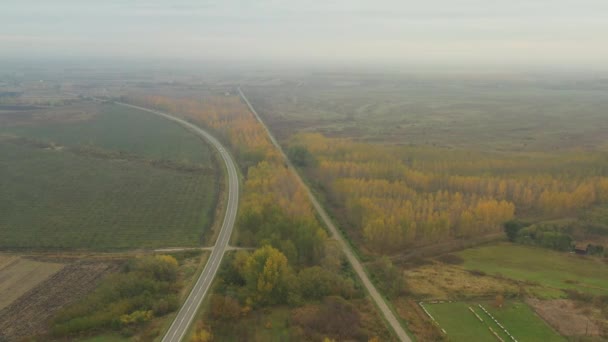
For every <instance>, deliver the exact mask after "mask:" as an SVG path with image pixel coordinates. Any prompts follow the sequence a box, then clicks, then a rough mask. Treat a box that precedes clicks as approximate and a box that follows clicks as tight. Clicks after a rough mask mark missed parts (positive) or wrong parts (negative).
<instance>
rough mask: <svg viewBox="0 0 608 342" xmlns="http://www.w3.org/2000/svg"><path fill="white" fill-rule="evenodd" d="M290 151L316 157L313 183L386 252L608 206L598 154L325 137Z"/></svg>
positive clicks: (307, 139)
mask: <svg viewBox="0 0 608 342" xmlns="http://www.w3.org/2000/svg"><path fill="white" fill-rule="evenodd" d="M292 144H293V145H294V146H304V147H306V148H307V150H308V151H309V152H311V153H312V154H313V155H314V156H315V158H316V159H317V161H318V163H317V166H316V168H315V169H314V170H313V171H312V177H313V178H314V179H315V180H318V181H320V182H321V183H322V185H323V187H324V188H325V189H326V191H327V192H328V197H329V198H330V199H333V201H332V202H333V203H336V206H337V207H338V209H341V210H343V211H344V213H345V214H346V217H347V218H348V220H349V222H353V223H354V224H355V228H356V229H359V230H360V232H361V236H362V237H363V239H364V241H365V243H366V245H367V247H368V248H371V249H372V250H376V251H381V252H387V251H389V252H390V251H397V250H399V249H401V248H405V247H407V246H409V245H411V244H416V243H432V242H438V241H441V240H445V239H451V238H460V237H469V236H473V235H479V234H487V233H492V232H499V231H500V230H501V228H502V224H503V223H504V222H505V221H508V220H510V219H512V218H513V217H514V216H515V213H516V211H517V212H518V213H522V212H523V213H525V212H534V213H537V212H540V213H543V214H546V215H564V214H572V213H577V212H579V211H580V210H581V209H584V208H589V207H591V206H593V205H596V204H597V203H599V202H600V201H604V202H605V201H608V179H607V178H606V177H601V176H598V174H600V175H601V171H595V170H602V168H605V167H606V166H605V158H604V157H602V156H601V155H598V154H576V153H574V154H567V155H565V156H564V155H563V154H559V155H556V156H551V155H547V154H543V155H540V154H539V155H535V156H533V157H530V156H529V155H505V154H501V155H499V156H491V155H487V154H483V153H481V152H472V151H462V152H459V151H453V150H445V149H440V148H431V147H409V146H389V145H377V144H369V143H360V142H355V141H352V140H349V139H336V138H326V137H324V136H322V135H320V134H299V135H296V136H295V137H294V138H293V139H292ZM577 163H579V164H578V166H576V168H574V169H573V168H570V169H568V170H563V168H564V165H577ZM589 165H594V166H595V169H594V168H591V169H590V168H589ZM573 173H578V174H577V175H576V176H574V175H573Z"/></svg>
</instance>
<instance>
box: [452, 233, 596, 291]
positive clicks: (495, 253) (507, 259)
mask: <svg viewBox="0 0 608 342" xmlns="http://www.w3.org/2000/svg"><path fill="white" fill-rule="evenodd" d="M459 254H460V256H462V257H463V258H464V259H465V262H464V267H465V268H466V269H469V270H479V271H483V272H485V273H487V274H492V275H502V276H504V277H507V278H511V279H515V280H520V281H528V282H532V283H533V284H538V285H541V286H542V287H544V288H545V290H542V291H540V293H537V295H541V296H543V297H555V296H562V295H563V292H562V291H560V290H561V289H575V290H577V291H581V292H589V293H598V294H599V293H603V294H607V293H608V264H606V263H605V262H603V261H601V260H599V259H596V258H591V257H581V256H578V255H575V254H569V253H564V252H556V251H552V250H548V249H543V248H535V247H528V246H521V245H514V244H508V243H503V244H498V245H491V246H484V247H479V248H472V249H467V250H465V251H463V252H460V253H459Z"/></svg>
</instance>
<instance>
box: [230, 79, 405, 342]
mask: <svg viewBox="0 0 608 342" xmlns="http://www.w3.org/2000/svg"><path fill="white" fill-rule="evenodd" d="M238 91H239V94H240V95H241V98H243V101H245V103H247V106H248V107H249V110H250V111H251V112H252V113H253V114H254V115H255V117H256V118H257V120H258V121H259V122H260V123H261V124H262V125H263V126H264V129H265V130H266V132H267V134H268V136H269V137H270V140H271V141H272V143H273V144H274V145H275V146H276V147H277V149H278V150H279V151H280V152H281V154H282V155H283V158H285V161H286V163H287V165H288V166H289V168H290V169H292V170H293V171H294V172H295V173H296V176H297V177H298V180H299V181H300V183H302V185H303V186H304V188H305V189H306V192H307V193H308V197H309V198H310V200H311V202H312V204H313V206H314V207H315V209H316V210H317V213H319V216H320V217H321V219H322V220H323V222H324V223H325V225H326V226H327V227H328V228H329V231H330V232H331V235H332V237H333V238H334V239H336V240H338V242H339V244H340V246H341V247H342V250H343V251H344V254H345V255H346V258H347V259H348V262H349V263H350V264H351V266H352V267H353V269H354V270H355V273H357V276H358V277H359V279H360V280H361V283H362V284H363V286H365V288H366V289H367V291H368V292H369V295H370V296H371V297H372V300H373V301H374V302H375V303H376V306H377V307H378V309H379V310H380V311H381V312H382V315H383V316H384V319H386V321H387V322H388V324H389V325H390V326H391V328H392V329H393V331H394V332H395V334H396V335H397V337H398V338H399V339H400V340H401V341H404V342H410V341H411V339H410V337H409V336H408V335H407V333H406V332H405V330H404V329H403V327H402V326H401V324H400V323H399V320H398V319H397V317H396V316H395V314H394V313H393V311H392V310H391V309H390V308H389V307H388V305H387V304H386V302H385V301H384V298H383V297H382V295H380V293H379V292H378V290H377V289H376V287H375V286H374V284H372V282H371V280H370V279H369V277H368V276H367V273H365V269H364V268H363V265H362V264H361V262H360V261H359V259H357V256H356V255H355V253H354V252H353V251H352V249H351V248H350V246H349V245H348V243H347V242H346V240H345V239H344V237H343V236H342V234H341V233H340V232H339V231H338V229H337V228H336V226H335V225H334V223H333V222H332V220H331V218H329V215H327V212H326V211H325V209H323V207H322V206H321V204H319V201H318V200H317V198H316V197H315V195H314V194H313V193H312V191H310V189H309V188H308V186H307V185H306V183H304V181H302V178H301V176H300V174H299V173H298V171H297V169H296V168H294V167H293V165H292V164H291V161H290V160H289V158H287V155H286V154H285V152H283V149H282V148H281V145H279V143H278V142H277V140H276V139H275V138H274V136H273V135H272V133H271V132H270V130H269V129H268V127H267V126H266V124H265V123H264V121H263V120H262V118H260V116H259V114H258V113H257V112H256V111H255V109H254V108H253V106H252V105H251V103H250V102H249V100H248V99H247V97H245V94H244V93H243V91H242V90H241V88H238Z"/></svg>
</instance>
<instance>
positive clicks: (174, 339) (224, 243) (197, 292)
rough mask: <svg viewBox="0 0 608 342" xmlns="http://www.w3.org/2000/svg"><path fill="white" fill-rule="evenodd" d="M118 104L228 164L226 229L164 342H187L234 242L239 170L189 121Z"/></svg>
mask: <svg viewBox="0 0 608 342" xmlns="http://www.w3.org/2000/svg"><path fill="white" fill-rule="evenodd" d="M116 104H118V105H121V106H126V107H130V108H135V109H139V110H143V111H146V112H150V113H153V114H156V115H158V116H161V117H163V118H165V119H167V120H171V121H173V122H176V123H178V124H180V125H182V126H183V127H185V128H186V129H188V130H190V131H192V132H193V133H195V134H197V135H198V136H200V137H203V138H204V139H206V140H207V141H209V143H211V145H213V147H215V149H217V151H218V152H219V153H220V155H221V156H222V159H223V160H224V164H226V169H227V170H228V206H227V207H226V215H225V216H224V222H223V223H222V229H221V230H220V234H219V236H218V238H217V241H216V242H215V247H214V248H213V251H212V252H211V256H210V257H209V260H207V264H206V265H205V268H204V269H203V272H202V273H201V275H200V276H199V277H198V280H197V281H196V284H195V285H194V287H193V288H192V291H191V292H190V294H189V295H188V298H187V299H186V301H185V302H184V304H183V305H182V307H181V309H180V310H179V312H178V313H177V316H176V317H175V320H174V321H173V323H172V324H171V327H170V328H169V330H168V331H167V333H166V334H165V337H164V338H163V340H162V342H179V341H181V340H182V339H183V338H184V335H185V334H186V332H187V331H188V327H189V326H190V324H191V323H192V321H193V320H194V316H195V315H196V311H197V309H198V307H199V306H200V305H201V302H202V301H203V298H204V297H205V294H206V293H207V291H209V288H210V287H211V283H212V281H213V278H215V275H216V273H217V270H218V269H219V267H220V264H221V262H222V258H223V257H224V252H225V251H226V248H227V247H228V241H229V240H230V235H231V234H232V228H233V227H234V221H235V219H236V212H237V209H238V202H239V179H238V176H237V172H236V166H235V164H234V161H233V160H232V157H231V156H230V154H228V152H227V151H226V149H225V148H224V146H222V144H221V143H220V142H219V140H217V139H216V138H214V137H213V136H212V135H211V134H209V133H207V132H205V131H204V130H202V129H201V128H199V127H197V126H195V125H193V124H191V123H189V122H187V121H185V120H182V119H179V118H176V117H174V116H171V115H169V114H166V113H162V112H159V111H156V110H152V109H148V108H144V107H139V106H134V105H130V104H128V103H123V102H116Z"/></svg>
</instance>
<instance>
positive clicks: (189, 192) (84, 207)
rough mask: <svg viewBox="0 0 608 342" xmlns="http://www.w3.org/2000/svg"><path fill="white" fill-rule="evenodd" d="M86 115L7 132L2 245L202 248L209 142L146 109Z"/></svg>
mask: <svg viewBox="0 0 608 342" xmlns="http://www.w3.org/2000/svg"><path fill="white" fill-rule="evenodd" d="M91 110H92V112H95V111H96V110H99V108H94V107H92V108H91ZM68 111H69V109H68ZM36 115H38V117H40V115H39V114H38V113H35V115H34V116H36ZM42 117H44V116H42ZM82 117H84V119H78V120H73V118H72V119H67V120H63V121H62V120H59V121H57V120H52V117H49V118H48V119H49V120H40V119H38V120H32V121H31V122H24V121H23V120H18V122H16V124H15V125H12V126H11V125H8V126H5V127H4V128H2V129H0V188H1V189H2V192H1V193H0V212H1V213H3V214H2V215H1V216H0V248H4V249H23V248H25V249H57V248H61V249H92V250H113V249H126V248H155V247H163V246H195V245H199V244H200V242H201V235H202V233H203V232H204V230H205V229H207V228H208V226H209V225H210V223H211V221H212V219H213V217H212V216H213V212H214V210H215V205H216V199H217V192H218V180H219V173H218V171H217V168H216V165H215V161H214V157H213V155H212V153H211V151H210V150H209V148H208V147H207V146H206V145H205V144H204V143H203V142H201V141H200V140H199V139H198V138H197V137H195V136H194V135H191V134H190V133H189V132H187V131H185V130H183V129H181V128H180V127H178V126H176V125H174V124H171V123H170V122H166V121H164V120H162V119H161V118H157V117H154V116H152V115H150V114H146V113H140V112H137V111H133V110H123V109H121V108H119V107H116V106H113V105H104V106H102V107H101V110H99V113H98V114H94V115H92V116H86V115H85V116H82Z"/></svg>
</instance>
